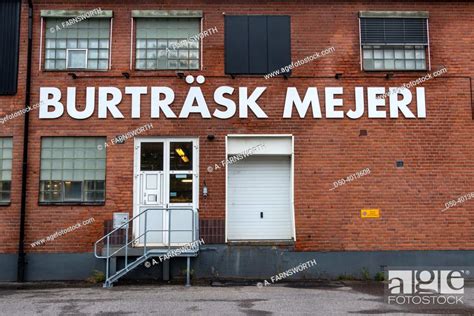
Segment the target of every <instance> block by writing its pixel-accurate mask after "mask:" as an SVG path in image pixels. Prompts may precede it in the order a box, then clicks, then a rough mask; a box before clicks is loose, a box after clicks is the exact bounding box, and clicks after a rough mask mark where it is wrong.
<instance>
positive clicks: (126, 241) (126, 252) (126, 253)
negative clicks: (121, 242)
mask: <svg viewBox="0 0 474 316" xmlns="http://www.w3.org/2000/svg"><path fill="white" fill-rule="evenodd" d="M125 230H126V233H125V267H128V223H127V226H126V228H125Z"/></svg>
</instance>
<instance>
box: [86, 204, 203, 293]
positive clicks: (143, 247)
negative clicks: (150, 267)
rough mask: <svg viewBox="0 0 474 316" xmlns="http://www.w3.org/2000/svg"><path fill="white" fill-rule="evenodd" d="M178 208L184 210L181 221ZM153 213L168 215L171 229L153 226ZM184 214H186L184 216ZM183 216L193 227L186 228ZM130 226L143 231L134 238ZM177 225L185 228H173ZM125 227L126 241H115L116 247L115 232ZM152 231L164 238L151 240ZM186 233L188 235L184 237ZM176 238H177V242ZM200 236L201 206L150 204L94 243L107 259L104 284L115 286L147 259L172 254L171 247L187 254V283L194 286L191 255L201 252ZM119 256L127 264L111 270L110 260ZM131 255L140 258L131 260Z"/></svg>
mask: <svg viewBox="0 0 474 316" xmlns="http://www.w3.org/2000/svg"><path fill="white" fill-rule="evenodd" d="M176 212H180V215H181V217H180V218H179V219H178V221H173V220H172V219H173V213H176ZM183 212H184V213H183ZM149 213H155V214H156V213H158V216H160V217H161V218H163V219H165V218H166V219H167V221H168V229H153V228H149V227H150V225H149V224H151V223H150V221H149V219H148V217H149V216H148V214H149ZM155 214H154V215H155ZM183 214H186V215H185V216H184V217H183ZM186 217H188V218H186ZM179 220H184V226H186V227H185V228H187V227H188V226H191V227H190V228H189V229H182V226H183V222H179ZM186 223H187V224H186ZM130 226H132V227H133V228H134V229H135V231H140V232H142V233H141V234H139V235H138V233H136V234H135V236H136V237H134V238H131V237H133V236H131V235H130ZM174 226H177V227H178V228H181V229H173V227H174ZM123 231H125V240H124V244H123V245H118V246H117V245H114V247H112V246H111V243H110V241H111V238H112V236H113V235H114V234H117V233H123ZM150 233H155V237H156V236H157V235H156V233H159V235H158V236H160V235H161V236H162V240H161V241H160V242H159V243H158V244H157V243H156V240H152V242H151V243H150V235H149V234H150ZM173 233H174V234H173ZM183 233H184V234H185V236H186V238H184V239H183ZM188 234H189V236H188ZM174 235H178V236H174ZM172 238H174V242H173V240H172ZM198 238H199V215H198V210H193V209H192V208H149V209H146V210H144V211H142V212H141V213H140V214H138V215H136V216H134V217H133V218H131V219H130V220H128V222H126V223H124V224H123V225H121V226H120V227H117V228H115V229H113V230H112V231H111V232H109V233H108V234H106V235H105V236H103V237H102V238H100V239H99V240H97V241H96V242H95V244H94V255H95V257H96V258H99V259H105V260H106V264H105V283H104V287H105V288H110V287H112V285H113V283H114V282H116V281H117V280H118V279H120V278H121V277H123V276H124V275H126V274H127V273H128V272H130V271H132V270H133V269H135V268H136V267H138V266H139V265H140V264H142V263H144V262H145V261H146V260H148V259H150V258H153V257H156V256H160V255H166V254H170V253H171V251H173V250H177V249H180V250H182V251H180V252H179V255H175V256H176V257H186V259H187V270H186V286H190V269H191V257H196V256H197V255H198V253H199V243H197V241H198ZM129 239H130V240H129ZM196 244H197V246H196ZM190 245H193V247H189V246H190ZM98 249H101V253H100V254H99V253H97V251H98ZM117 257H123V258H124V267H123V268H122V269H120V270H118V271H112V273H111V269H110V262H111V260H112V259H113V258H117ZM130 257H134V258H136V259H135V260H130Z"/></svg>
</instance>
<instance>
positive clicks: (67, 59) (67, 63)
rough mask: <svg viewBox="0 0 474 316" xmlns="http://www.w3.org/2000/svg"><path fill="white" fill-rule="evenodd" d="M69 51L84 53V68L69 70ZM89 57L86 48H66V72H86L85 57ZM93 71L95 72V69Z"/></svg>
mask: <svg viewBox="0 0 474 316" xmlns="http://www.w3.org/2000/svg"><path fill="white" fill-rule="evenodd" d="M70 51H85V53H86V60H85V67H83V68H72V67H71V68H69V67H68V66H69V52H70ZM88 55H89V49H88V48H66V69H67V70H77V69H80V70H81V71H82V70H87V62H88V60H87V57H88ZM94 70H97V69H94ZM100 70H103V69H100Z"/></svg>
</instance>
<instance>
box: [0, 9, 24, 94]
mask: <svg viewBox="0 0 474 316" xmlns="http://www.w3.org/2000/svg"><path fill="white" fill-rule="evenodd" d="M0 30H1V31H2V40H1V41H0V95H14V94H16V91H17V81H18V48H19V43H20V0H3V1H0Z"/></svg>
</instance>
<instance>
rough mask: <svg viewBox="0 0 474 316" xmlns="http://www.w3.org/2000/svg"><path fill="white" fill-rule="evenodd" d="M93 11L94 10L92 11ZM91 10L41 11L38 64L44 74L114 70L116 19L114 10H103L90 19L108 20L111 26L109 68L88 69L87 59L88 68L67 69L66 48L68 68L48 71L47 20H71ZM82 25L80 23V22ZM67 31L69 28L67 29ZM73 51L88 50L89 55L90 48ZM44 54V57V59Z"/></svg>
mask: <svg viewBox="0 0 474 316" xmlns="http://www.w3.org/2000/svg"><path fill="white" fill-rule="evenodd" d="M91 10H93V9H91ZM91 10H41V25H40V39H39V40H40V53H39V63H38V70H39V71H43V72H107V71H110V70H111V69H112V34H113V25H114V23H113V22H114V17H113V11H112V10H101V12H102V13H101V14H97V15H94V16H92V17H90V18H88V19H108V20H109V23H110V26H109V38H108V41H109V45H108V57H107V59H108V60H107V68H106V69H88V68H87V61H88V60H87V59H86V68H67V58H68V56H67V55H68V54H67V50H68V48H67V47H66V48H65V49H66V67H65V68H64V69H46V35H43V33H44V34H46V32H47V26H46V20H45V19H48V18H53V19H58V18H62V19H65V20H67V19H71V18H74V17H76V16H78V15H81V14H85V13H87V12H89V11H91ZM78 23H80V22H78ZM65 29H67V28H65ZM71 49H73V50H74V49H86V50H87V53H86V54H87V55H88V53H89V52H88V51H89V48H71ZM43 54H44V57H43Z"/></svg>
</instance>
